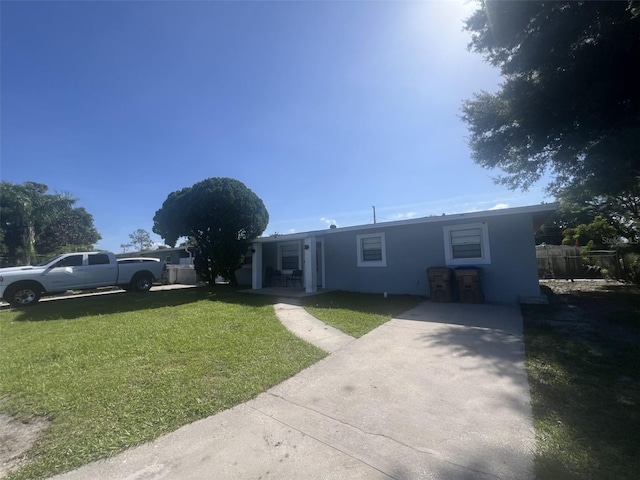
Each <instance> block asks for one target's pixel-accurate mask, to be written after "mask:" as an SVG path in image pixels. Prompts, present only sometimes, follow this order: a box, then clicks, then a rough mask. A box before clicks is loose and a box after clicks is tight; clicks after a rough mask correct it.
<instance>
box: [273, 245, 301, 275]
mask: <svg viewBox="0 0 640 480" xmlns="http://www.w3.org/2000/svg"><path fill="white" fill-rule="evenodd" d="M292 246H294V247H296V249H297V250H298V266H297V267H296V268H286V269H283V268H282V247H292ZM301 264H302V248H301V245H300V242H287V243H279V244H278V270H287V271H289V270H301V268H302V267H301Z"/></svg>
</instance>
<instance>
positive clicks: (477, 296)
mask: <svg viewBox="0 0 640 480" xmlns="http://www.w3.org/2000/svg"><path fill="white" fill-rule="evenodd" d="M481 273H482V270H480V268H478V267H458V268H456V269H455V274H456V281H457V284H458V300H459V301H460V303H484V294H483V293H482V277H481Z"/></svg>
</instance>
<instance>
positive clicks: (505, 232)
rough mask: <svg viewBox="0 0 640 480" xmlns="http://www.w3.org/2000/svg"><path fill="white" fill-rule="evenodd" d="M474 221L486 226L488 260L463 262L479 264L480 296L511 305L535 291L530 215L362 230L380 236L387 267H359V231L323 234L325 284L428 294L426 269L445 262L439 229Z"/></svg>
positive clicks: (378, 290)
mask: <svg viewBox="0 0 640 480" xmlns="http://www.w3.org/2000/svg"><path fill="white" fill-rule="evenodd" d="M478 222H486V223H487V224H488V231H489V246H490V247H489V248H490V252H491V263H490V264H486V265H476V264H474V263H468V264H467V266H477V267H479V268H481V270H482V274H481V276H482V284H483V291H484V296H485V300H486V301H487V302H496V303H515V302H517V301H518V297H520V296H538V295H540V287H539V285H538V279H537V264H536V256H535V240H534V232H533V219H532V216H531V215H510V216H505V217H490V218H475V219H473V220H472V221H470V220H459V221H451V222H446V223H445V222H433V223H423V224H414V225H401V226H391V227H384V228H380V229H376V228H372V229H368V230H367V231H366V233H383V232H384V234H385V244H386V267H358V265H357V240H356V239H357V235H358V234H359V233H362V232H357V231H356V232H354V231H349V232H342V233H339V232H336V233H334V234H331V235H326V236H325V237H324V239H325V240H324V245H325V258H326V259H327V262H326V284H327V285H326V286H327V288H335V289H339V290H352V291H361V292H371V293H382V292H388V293H390V294H410V295H426V296H428V295H429V288H430V287H429V282H428V278H427V273H426V271H427V268H429V267H436V266H437V267H440V266H447V265H446V262H445V246H444V242H445V235H444V230H443V227H444V226H448V225H464V224H465V223H478ZM448 267H449V268H456V267H455V266H448Z"/></svg>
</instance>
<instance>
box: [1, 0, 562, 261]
mask: <svg viewBox="0 0 640 480" xmlns="http://www.w3.org/2000/svg"><path fill="white" fill-rule="evenodd" d="M0 8H1V12H0V13H1V22H2V23H1V28H2V30H1V36H2V38H1V40H2V51H1V58H0V66H1V86H0V88H1V101H2V104H1V114H2V116H1V142H2V143H1V152H0V153H1V158H0V160H1V164H0V176H1V178H2V180H5V181H9V182H12V183H22V182H24V181H35V182H40V183H44V184H46V185H48V186H49V189H50V191H51V192H52V193H53V192H69V193H71V194H72V195H73V196H75V197H76V198H78V203H77V205H78V206H82V207H84V208H86V210H87V211H88V212H89V213H91V214H92V215H93V217H94V222H95V226H96V228H97V229H98V231H99V232H100V234H101V235H102V240H101V241H100V242H99V243H98V244H97V245H96V248H101V249H107V250H113V251H116V252H118V251H121V249H120V245H121V244H122V243H127V242H129V234H130V233H132V232H133V231H135V230H136V229H138V228H143V229H145V230H147V231H149V232H150V233H151V229H152V226H153V216H154V214H155V212H156V210H157V209H159V208H160V207H161V206H162V202H163V201H164V200H165V199H166V197H167V195H168V194H169V193H171V192H173V191H175V190H178V189H181V188H184V187H188V186H191V185H193V184H194V183H196V182H199V181H201V180H204V179H205V178H209V177H231V178H235V179H237V180H240V181H241V182H243V183H244V184H245V185H246V186H247V187H249V188H250V189H251V190H253V191H254V192H255V193H256V194H257V195H258V196H259V197H260V198H261V199H262V200H263V201H264V203H265V205H266V207H267V210H268V211H269V215H270V222H269V225H268V227H267V229H266V231H265V234H271V233H275V232H278V233H281V234H283V233H289V232H302V231H307V230H319V229H323V228H327V227H328V224H330V223H336V224H337V225H338V226H339V227H340V226H350V225H359V224H367V223H372V222H373V209H372V206H375V207H376V215H377V219H378V221H389V220H396V219H406V218H412V217H421V216H427V215H432V214H436V215H440V214H442V213H462V212H468V211H475V210H487V209H491V208H496V207H499V206H511V207H515V206H522V205H531V204H538V203H540V202H542V201H551V200H553V199H552V198H549V197H547V196H546V195H545V194H544V191H543V185H542V184H541V185H538V186H536V187H534V188H532V189H530V190H529V191H528V192H519V191H515V192H514V191H510V190H507V189H506V188H504V187H501V186H497V185H495V184H494V183H493V181H492V177H494V176H495V175H497V174H498V173H499V172H498V171H488V170H485V169H482V168H480V167H479V166H477V165H475V164H474V163H473V162H472V160H471V155H470V152H469V149H468V147H467V144H466V140H465V137H466V135H467V131H466V126H465V124H464V123H463V122H462V120H461V119H460V107H461V104H462V102H463V100H465V99H468V98H471V96H472V95H473V93H474V92H479V91H480V90H487V91H494V90H496V88H497V87H498V85H499V83H500V76H499V74H498V72H497V70H495V69H493V68H491V67H490V66H489V65H488V64H486V63H485V62H484V61H483V60H482V58H481V57H480V56H479V55H477V54H472V53H470V52H468V51H467V49H466V45H467V43H468V42H469V34H468V33H466V32H464V31H462V27H463V20H464V19H465V18H466V17H468V16H469V15H470V14H471V12H472V11H473V9H474V8H475V6H474V4H473V3H466V2H464V1H462V0H460V1H457V0H450V1H424V2H416V1H414V2H391V1H388V2H382V1H376V2H374V1H370V2H367V1H357V2H341V1H332V2H293V1H292V2H288V1H277V2H276V1H273V2H268V1H261V2H211V1H192V2H178V1H155V2H154V1H144V2H133V1H103V2H97V1H89V2H61V1H52V2H39V1H38V2H36V1H33V2H32V1H15V2H11V1H3V2H2V4H1V7H0ZM152 237H153V239H154V240H156V241H158V242H160V241H161V239H160V237H158V236H157V235H155V234H153V235H152Z"/></svg>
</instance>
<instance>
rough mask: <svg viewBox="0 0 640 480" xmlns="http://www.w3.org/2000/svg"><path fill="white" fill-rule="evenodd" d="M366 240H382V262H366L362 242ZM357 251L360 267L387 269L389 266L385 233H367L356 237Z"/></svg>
mask: <svg viewBox="0 0 640 480" xmlns="http://www.w3.org/2000/svg"><path fill="white" fill-rule="evenodd" d="M365 238H380V248H381V249H382V259H381V260H364V259H363V256H362V255H363V253H364V252H363V249H362V240H363V239H365ZM356 242H357V250H358V266H359V267H386V266H387V248H386V244H385V239H384V232H380V233H367V234H364V235H356Z"/></svg>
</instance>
